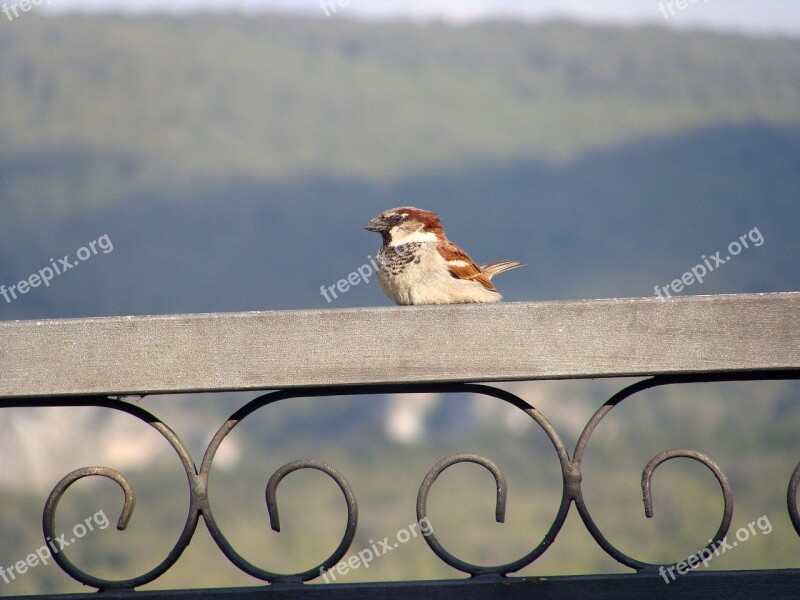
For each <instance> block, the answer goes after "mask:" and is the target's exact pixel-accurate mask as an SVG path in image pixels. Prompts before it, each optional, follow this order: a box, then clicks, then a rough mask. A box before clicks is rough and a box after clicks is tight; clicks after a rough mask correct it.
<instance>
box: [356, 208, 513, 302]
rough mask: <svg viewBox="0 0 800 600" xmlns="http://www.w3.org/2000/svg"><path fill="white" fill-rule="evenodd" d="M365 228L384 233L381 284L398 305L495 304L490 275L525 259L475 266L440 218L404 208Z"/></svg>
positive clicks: (379, 259)
mask: <svg viewBox="0 0 800 600" xmlns="http://www.w3.org/2000/svg"><path fill="white" fill-rule="evenodd" d="M364 229H366V230H368V231H375V232H377V233H380V234H381V238H383V246H381V249H380V250H379V251H378V254H377V256H376V257H375V259H376V264H377V267H378V268H377V271H376V272H377V278H378V282H379V283H380V284H381V288H382V289H383V291H384V292H385V293H386V295H387V296H389V298H391V299H392V300H393V301H394V302H395V303H396V304H401V305H407V304H458V303H462V302H497V301H498V300H500V298H502V296H501V295H500V293H499V292H498V291H497V290H496V289H495V287H494V286H493V285H492V282H491V279H492V277H494V276H495V275H497V274H498V273H502V272H504V271H508V270H509V269H515V268H517V267H521V266H523V264H524V263H520V262H515V261H510V260H499V261H496V262H491V263H487V264H485V265H477V264H476V263H475V262H474V261H473V260H472V259H471V258H470V257H469V255H467V253H466V252H464V251H463V250H462V249H461V248H459V247H458V246H456V245H455V244H454V243H453V242H451V241H450V240H448V239H447V236H445V234H444V230H443V229H442V224H441V222H440V221H439V217H438V216H437V215H436V214H434V213H432V212H430V211H427V210H422V209H419V208H414V207H411V206H403V207H400V208H392V209H390V210H387V211H386V212H383V213H381V214H380V215H378V216H377V217H375V218H374V219H372V220H371V221H370V222H369V223H367V224H366V225H364Z"/></svg>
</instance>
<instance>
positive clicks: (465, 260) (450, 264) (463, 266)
mask: <svg viewBox="0 0 800 600" xmlns="http://www.w3.org/2000/svg"><path fill="white" fill-rule="evenodd" d="M438 250H439V254H441V255H442V258H444V260H445V262H446V263H447V268H448V270H449V271H450V275H452V276H453V277H454V278H456V279H464V280H467V281H477V282H478V283H480V284H481V285H482V286H483V287H485V288H486V289H487V290H490V291H492V292H496V291H497V290H496V289H494V286H493V285H492V282H491V281H489V277H487V276H486V274H485V273H484V272H483V271H481V269H480V267H479V266H478V265H476V264H475V262H474V261H473V260H472V259H471V258H470V257H469V255H468V254H467V253H466V252H464V251H463V250H462V249H461V248H459V247H458V246H456V245H455V244H454V243H452V242H450V241H449V240H448V241H447V242H446V243H441V244H439V246H438Z"/></svg>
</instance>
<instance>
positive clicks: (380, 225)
mask: <svg viewBox="0 0 800 600" xmlns="http://www.w3.org/2000/svg"><path fill="white" fill-rule="evenodd" d="M364 229H366V230H367V231H377V232H378V233H381V232H382V231H386V230H387V229H388V227H387V226H386V221H384V220H383V219H381V218H380V217H375V218H374V219H372V220H371V221H370V222H369V223H367V224H366V225H364Z"/></svg>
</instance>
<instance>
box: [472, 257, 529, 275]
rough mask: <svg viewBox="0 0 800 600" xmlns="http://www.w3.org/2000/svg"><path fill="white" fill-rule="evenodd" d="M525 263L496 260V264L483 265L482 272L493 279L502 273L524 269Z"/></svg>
mask: <svg viewBox="0 0 800 600" xmlns="http://www.w3.org/2000/svg"><path fill="white" fill-rule="evenodd" d="M524 266H525V263H521V262H517V261H515V260H496V261H494V262H490V263H486V264H485V265H481V266H480V267H481V271H483V272H484V273H486V276H487V277H489V279H491V278H492V277H494V276H495V275H499V274H500V273H505V272H506V271H510V270H511V269H516V268H517V267H524Z"/></svg>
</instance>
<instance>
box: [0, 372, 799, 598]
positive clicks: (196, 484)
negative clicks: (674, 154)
mask: <svg viewBox="0 0 800 600" xmlns="http://www.w3.org/2000/svg"><path fill="white" fill-rule="evenodd" d="M798 378H800V372H796V371H789V372H785V373H774V372H752V373H744V374H703V375H680V376H656V377H653V378H649V379H645V380H642V381H639V382H637V383H634V384H633V385H630V386H628V387H626V388H625V389H623V390H621V391H620V392H618V393H617V394H615V395H614V396H613V397H612V398H611V399H610V400H608V401H607V402H606V403H605V404H604V405H603V406H601V407H600V408H599V409H598V410H597V411H596V412H595V414H594V415H593V416H592V418H591V419H590V420H589V422H588V423H587V424H586V426H585V427H584V429H583V431H582V433H581V435H580V437H579V439H578V442H577V444H576V447H575V451H574V453H573V456H572V458H570V456H569V453H568V451H567V450H566V448H565V446H564V444H563V443H562V442H561V440H560V438H559V436H558V434H557V433H556V432H555V430H554V429H553V427H552V426H551V425H550V423H549V422H548V421H547V419H545V417H544V416H543V415H542V414H541V413H539V411H538V410H536V409H535V408H534V407H533V406H531V405H529V404H528V403H526V402H525V401H524V400H522V399H521V398H519V397H518V396H516V395H514V394H512V393H510V392H507V391H505V390H502V389H498V388H494V387H490V386H486V385H480V384H466V383H465V384H461V383H454V384H430V385H366V386H343V387H335V388H327V387H326V388H303V389H295V390H283V391H278V392H271V393H267V394H264V395H262V396H259V397H258V398H255V399H254V400H252V401H250V402H249V403H247V404H246V405H245V406H243V407H242V408H240V409H239V410H237V411H236V412H235V413H234V414H233V415H232V416H231V417H230V418H229V419H228V420H227V421H226V422H225V423H224V424H223V425H222V426H221V427H220V429H219V430H218V431H217V433H216V434H215V435H214V437H213V438H212V440H211V442H210V444H209V446H208V448H207V449H206V451H205V454H204V457H203V460H202V463H201V466H200V469H199V470H198V469H197V468H196V466H195V463H194V461H193V459H192V458H191V455H190V453H189V451H188V450H187V448H186V447H185V445H184V444H183V442H182V441H181V440H180V439H179V438H178V436H177V435H176V434H175V433H174V432H173V431H172V430H171V429H170V428H169V427H167V426H166V425H165V424H164V423H162V422H161V421H160V420H159V419H157V418H156V417H155V416H153V415H152V414H151V413H149V412H148V411H146V410H144V409H142V408H140V407H138V406H136V405H132V404H129V403H127V402H124V401H120V400H113V399H111V398H105V397H78V398H39V399H33V400H26V401H25V403H24V406H96V407H103V408H109V409H112V410H117V411H120V412H123V413H126V414H129V415H131V416H133V417H135V418H137V419H139V420H141V421H143V422H145V423H147V424H148V425H149V426H150V427H152V428H153V429H155V430H156V431H158V432H159V434H161V435H162V436H163V437H164V438H165V439H166V440H167V441H168V443H169V444H170V446H171V447H172V448H173V450H174V451H175V452H176V453H177V455H178V457H179V459H180V461H181V465H182V467H183V469H184V471H185V473H186V477H187V482H188V484H189V506H188V514H187V517H186V522H185V524H184V527H183V530H182V532H181V534H180V536H179V538H178V540H177V541H176V543H175V545H174V547H173V548H172V550H171V551H170V552H169V554H168V556H167V557H166V558H165V559H164V560H162V561H161V562H160V563H159V564H158V565H157V566H156V567H154V568H152V569H151V570H149V571H148V572H146V573H144V574H142V575H139V576H136V577H132V578H129V579H124V580H111V579H105V578H101V577H97V576H94V575H92V574H89V573H87V572H85V571H83V570H82V569H80V568H78V567H77V566H75V565H74V564H73V563H72V562H71V561H70V560H69V558H68V557H67V554H66V552H64V551H63V550H62V551H60V552H58V553H54V555H53V558H54V560H55V562H56V563H57V564H58V565H59V566H60V567H61V568H62V569H63V570H64V571H65V572H66V573H67V574H68V575H70V576H71V577H72V578H74V579H76V580H77V581H80V582H81V583H84V584H86V585H89V586H92V587H95V588H97V589H99V590H106V589H133V588H136V587H139V586H142V585H144V584H146V583H149V582H151V581H153V580H155V579H157V578H158V577H160V576H161V575H162V574H163V573H165V572H166V571H167V570H168V569H169V568H171V567H172V565H173V564H174V563H175V562H176V561H177V560H178V558H179V557H180V556H181V554H182V553H183V551H184V550H185V549H186V547H187V546H188V545H189V543H190V541H191V539H192V537H193V535H194V532H195V530H196V527H197V523H198V520H199V518H200V517H202V518H203V520H204V521H205V523H206V525H207V528H208V530H209V532H210V533H211V536H212V538H213V539H214V541H215V543H216V544H217V545H218V546H219V548H220V549H221V550H222V552H223V553H224V554H225V556H226V557H227V558H228V559H229V560H230V561H231V562H232V563H233V564H234V565H236V566H237V567H238V568H239V569H241V570H242V571H244V572H246V573H249V574H250V575H252V576H254V577H256V578H259V579H262V580H264V581H267V582H269V583H284V582H286V583H290V582H291V583H294V582H303V581H308V580H311V579H314V578H316V577H319V576H320V575H321V574H322V573H323V572H324V571H325V570H326V569H330V568H331V567H333V566H334V565H336V564H337V562H338V561H339V560H340V559H341V558H342V557H343V556H344V554H345V553H346V552H347V550H348V549H349V547H350V545H351V543H352V541H353V539H354V536H355V532H356V528H357V523H358V507H357V503H356V499H355V495H354V493H353V491H352V489H351V488H350V485H349V484H348V483H347V480H346V479H345V478H344V477H343V476H342V475H341V474H340V473H339V472H338V471H337V470H336V469H334V468H333V467H331V466H330V465H327V464H326V463H323V462H321V461H318V460H312V459H305V460H299V461H293V462H290V463H287V464H285V465H283V466H282V467H280V468H279V469H278V470H277V471H276V472H275V473H274V474H273V475H272V476H271V477H270V479H269V481H268V483H267V486H266V490H265V497H266V503H267V511H268V515H269V518H270V523H271V526H272V529H273V530H274V531H276V532H277V531H280V520H279V512H278V504H277V488H278V485H279V483H280V482H281V481H282V480H283V479H284V478H285V477H286V476H288V475H289V474H291V473H292V472H294V471H297V470H300V469H315V470H319V471H321V472H323V473H325V474H327V475H328V476H329V477H331V478H332V479H333V480H334V482H335V483H336V484H337V486H338V487H339V489H340V490H341V492H342V494H343V496H344V499H345V504H346V507H347V525H346V528H345V533H344V535H343V537H342V540H341V542H340V543H339V545H338V546H337V548H336V549H335V550H334V551H333V552H332V554H331V555H330V556H329V557H328V558H327V559H326V560H325V561H323V562H322V563H320V565H317V566H315V567H313V568H310V569H307V570H305V571H302V572H299V573H289V574H281V573H274V572H271V571H267V570H264V569H261V568H259V567H257V566H255V565H253V564H252V563H250V562H249V561H248V560H247V559H245V558H244V557H242V556H241V555H240V554H239V553H238V552H237V551H236V550H235V549H234V548H233V547H232V545H231V544H230V543H229V542H228V540H227V539H226V538H225V536H224V535H223V533H222V531H221V530H220V528H219V526H218V524H217V522H216V520H215V518H214V515H213V513H212V510H211V506H210V503H209V497H208V489H209V475H210V471H211V466H212V464H213V460H214V456H215V455H216V452H217V450H218V449H219V447H220V445H221V443H222V442H223V440H224V439H225V438H226V436H227V435H228V434H229V433H230V432H231V431H232V430H233V429H234V427H235V426H236V425H237V424H238V423H240V422H241V421H242V420H243V419H245V418H246V417H247V416H249V415H250V414H252V413H253V412H255V411H256V410H259V409H260V408H263V407H265V406H267V405H269V404H272V403H275V402H278V401H280V400H285V399H290V398H299V397H324V396H340V395H369V394H388V393H409V392H411V393H472V394H483V395H488V396H491V397H494V398H497V399H499V400H502V401H504V402H506V403H509V404H511V405H512V406H514V407H516V408H518V409H519V410H522V411H523V412H525V413H526V414H528V416H530V417H531V418H532V419H533V420H534V421H535V422H536V423H537V424H538V425H539V427H541V428H542V429H543V430H544V432H545V433H546V434H547V436H548V437H549V439H550V441H551V443H552V444H553V447H554V448H555V450H556V454H557V457H558V461H559V466H560V468H561V473H562V483H563V489H562V498H561V502H560V505H559V507H558V510H557V513H556V516H555V518H554V520H553V522H552V524H551V525H550V528H549V529H548V531H547V533H546V534H545V536H544V538H543V539H542V540H541V541H540V542H539V544H538V545H537V546H535V547H534V548H533V549H532V550H531V551H530V552H529V553H528V554H527V555H525V556H523V557H522V558H519V559H518V560H516V561H512V562H509V563H506V564H503V565H496V566H480V565H474V564H471V563H468V562H466V561H462V560H460V559H459V558H457V557H455V556H454V555H453V554H451V553H450V552H448V551H447V550H445V549H444V547H443V546H442V544H441V543H440V542H439V541H438V539H437V538H436V536H435V535H433V533H432V532H431V534H430V535H426V536H425V537H424V539H425V540H426V542H427V543H428V545H429V547H430V548H431V550H432V551H433V552H434V553H435V554H436V555H437V556H438V557H439V558H440V559H441V560H442V561H444V562H445V563H447V564H448V565H450V566H453V567H454V568H456V569H458V570H461V571H462V572H465V573H468V574H470V575H472V576H481V575H498V576H506V575H507V574H508V573H513V572H516V571H519V570H520V569H522V568H524V567H526V566H528V565H530V564H531V563H533V562H534V561H535V560H536V559H538V558H539V557H540V556H541V555H542V554H543V553H544V552H545V551H546V550H547V549H548V548H549V547H550V545H551V544H552V543H553V541H554V540H555V538H556V536H557V535H558V533H559V531H560V530H561V527H562V526H563V524H564V522H565V521H566V518H567V516H568V513H569V510H570V508H571V505H572V503H575V506H576V509H577V511H578V514H579V516H580V518H581V519H582V521H583V523H584V525H585V526H586V528H587V530H588V531H589V533H590V535H591V536H592V537H593V538H594V540H595V541H596V542H597V543H598V545H599V546H600V547H601V548H602V549H603V550H604V551H605V552H606V553H607V554H609V555H610V556H612V557H613V558H614V559H615V560H617V561H619V562H620V563H622V564H624V565H626V566H628V567H630V568H632V569H634V570H636V571H649V570H652V569H654V568H657V567H659V566H666V565H659V564H657V563H648V562H644V561H641V560H638V559H636V558H633V557H630V556H628V555H626V554H625V553H623V552H622V551H620V550H619V549H618V548H616V547H615V546H614V545H613V544H611V542H609V541H608V539H607V538H606V537H605V536H604V535H603V534H602V532H601V531H600V529H599V528H598V526H597V525H596V524H595V522H594V520H593V519H592V517H591V515H590V513H589V509H588V507H587V505H586V502H585V500H584V498H583V492H582V488H581V485H582V473H581V463H582V460H583V456H584V453H585V451H586V447H587V445H588V442H589V440H590V438H591V435H592V433H593V432H594V430H595V429H596V428H597V426H598V425H599V423H600V422H601V421H602V419H603V418H605V417H606V416H607V415H608V413H609V412H610V411H611V410H612V409H613V408H615V407H616V406H617V405H619V404H620V403H621V402H622V401H623V400H625V399H626V398H629V397H631V396H633V395H634V394H637V393H639V392H642V391H644V390H647V389H650V388H654V387H658V386H664V385H671V384H681V383H703V382H722V381H750V380H778V379H798ZM21 405H22V404H20V403H19V402H18V401H15V400H13V399H12V400H2V401H0V408H3V407H12V406H21ZM676 458H688V459H692V460H695V461H697V462H700V463H701V464H703V465H704V466H705V467H706V468H708V469H709V470H710V471H711V472H712V474H713V475H714V476H715V477H716V479H717V481H718V483H719V485H720V488H721V490H722V495H723V499H724V509H723V514H722V519H721V523H720V526H719V528H718V530H717V533H716V534H715V535H714V537H713V538H712V539H711V540H709V544H708V545H706V546H705V547H704V550H708V551H710V550H713V549H714V547H715V546H716V545H717V544H719V543H720V541H722V540H723V539H724V538H725V536H726V535H727V533H728V531H729V528H730V524H731V521H732V517H733V493H732V490H731V488H730V485H729V483H728V480H727V478H726V477H725V474H724V473H723V472H722V470H721V469H720V468H719V466H718V465H717V464H716V463H715V462H714V461H713V460H712V459H711V458H710V457H708V456H706V455H704V454H701V453H699V452H697V451H695V450H691V449H685V448H678V449H673V450H667V451H664V452H661V453H659V454H657V455H656V456H655V457H653V458H652V459H651V460H650V461H649V462H648V464H647V465H646V466H645V468H644V470H643V473H642V493H643V500H644V504H645V513H646V515H647V516H648V517H650V516H652V514H653V500H652V476H653V474H654V472H655V470H656V469H657V468H658V466H659V465H661V464H663V463H664V462H665V461H668V460H672V459H676ZM461 462H472V463H475V464H478V465H480V466H482V467H484V468H485V469H487V470H488V471H489V472H490V473H491V474H492V476H493V478H494V480H495V484H496V491H495V493H496V510H495V519H496V520H497V521H498V522H500V523H502V522H503V521H504V516H505V508H506V501H507V495H508V487H507V484H506V481H505V476H504V475H503V473H502V471H501V470H500V469H499V468H498V467H497V466H496V465H495V464H494V463H493V462H492V461H490V460H489V459H488V458H485V457H482V456H479V455H476V454H469V453H459V454H455V455H451V456H448V457H445V458H444V459H442V460H440V461H439V462H438V463H437V464H436V465H434V467H432V468H431V470H430V471H429V472H428V474H427V475H426V477H425V478H424V480H423V482H422V485H421V486H420V490H419V493H418V496H417V507H416V509H417V518H418V520H420V521H421V520H422V519H424V518H427V519H429V520H430V517H428V514H427V497H428V492H429V491H430V488H431V487H432V485H433V483H434V482H435V481H436V479H437V477H438V476H439V475H440V474H441V473H442V472H443V471H444V470H445V469H447V468H449V467H450V466H452V465H454V464H457V463H461ZM85 477H104V478H108V479H110V480H112V481H115V482H116V483H117V484H118V485H119V486H120V488H121V489H122V491H123V494H124V503H123V508H122V511H121V514H120V518H119V522H118V525H117V528H118V529H120V530H123V529H125V527H126V526H127V524H128V521H129V520H130V518H131V516H132V514H133V508H134V505H135V492H134V490H133V488H132V486H131V485H130V484H129V482H128V481H127V479H126V478H125V477H124V476H123V475H122V474H121V473H119V472H118V471H116V470H114V469H111V468H109V467H85V468H82V469H77V470H75V471H72V472H71V473H69V474H68V475H66V476H65V477H64V478H63V479H62V480H61V481H60V482H59V483H58V484H56V486H55V488H54V489H53V490H52V492H51V493H50V495H49V497H48V499H47V502H46V504H45V507H44V511H43V516H42V525H43V531H44V535H45V539H46V540H54V539H56V537H55V533H56V530H55V521H56V510H57V507H58V504H59V502H60V500H61V498H62V497H63V495H64V494H65V493H66V491H67V489H68V488H69V487H70V486H71V485H72V484H73V483H75V482H76V481H78V480H80V479H82V478H85ZM798 487H800V464H798V465H797V467H796V468H795V469H794V471H793V473H792V476H791V479H790V482H789V487H788V490H787V506H788V511H789V515H790V518H791V521H792V524H793V526H794V528H795V530H796V532H797V533H798V535H800V511H798V506H797V492H798ZM702 552H703V550H701V551H699V552H698V555H699V554H700V553H702ZM672 564H673V565H677V564H678V563H672Z"/></svg>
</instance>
